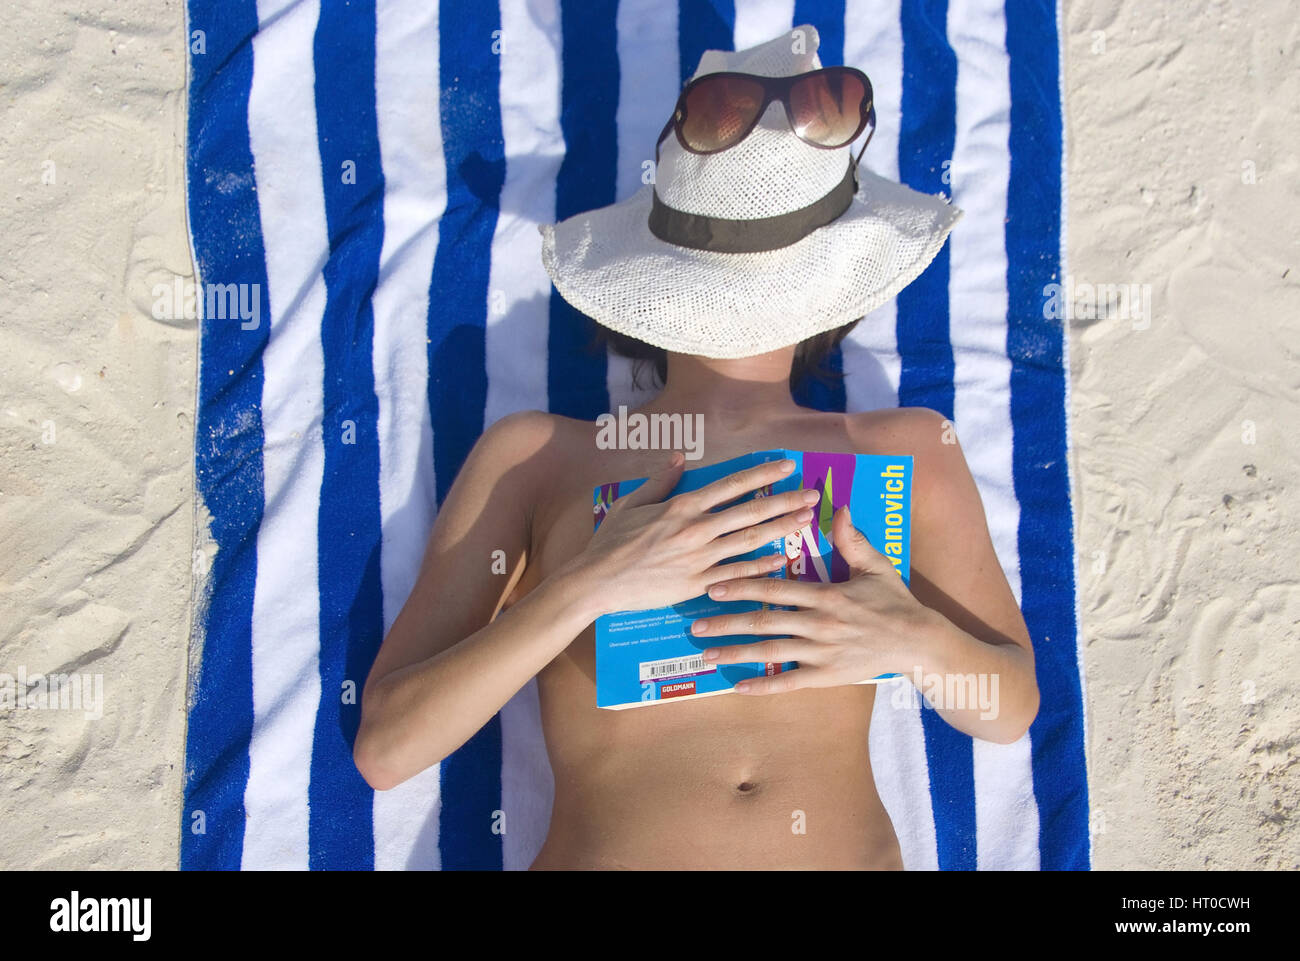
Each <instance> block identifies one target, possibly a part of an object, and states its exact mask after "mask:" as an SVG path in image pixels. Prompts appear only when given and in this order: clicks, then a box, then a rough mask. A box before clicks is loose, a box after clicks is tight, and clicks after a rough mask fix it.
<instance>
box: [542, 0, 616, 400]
mask: <svg viewBox="0 0 1300 961" xmlns="http://www.w3.org/2000/svg"><path fill="white" fill-rule="evenodd" d="M617 16H618V4H617V2H615V0H562V2H561V3H560V35H561V43H562V45H563V49H562V58H563V59H562V62H561V64H560V130H561V132H562V133H563V135H564V159H563V160H562V161H561V162H560V169H559V172H558V173H557V174H556V177H555V220H556V222H559V221H561V220H564V219H565V218H567V217H572V216H574V215H575V214H579V213H582V212H583V211H586V210H592V209H594V208H596V207H603V206H605V205H606V204H611V203H613V202H614V191H615V183H616V170H615V164H616V163H617V161H618V124H617V120H616V118H615V112H616V111H617V109H618V96H619V84H620V80H621V78H620V76H619V68H618V26H617V19H616V18H617ZM594 329H595V328H594V327H593V322H592V321H591V320H590V319H588V318H587V317H586V316H584V315H583V314H582V313H581V311H579V310H578V309H577V308H575V307H573V306H572V305H571V304H569V302H568V301H566V300H565V299H564V298H563V297H561V296H560V293H559V291H557V290H556V289H555V288H554V287H552V288H551V299H550V328H549V334H548V343H547V352H546V357H547V369H546V378H547V384H546V387H547V404H548V408H549V410H550V411H551V413H554V414H562V415H564V416H566V417H577V418H580V419H582V420H595V419H596V418H597V417H598V416H599V415H600V414H602V413H604V412H605V411H608V410H609V389H608V387H607V386H606V378H607V373H606V367H607V363H606V359H605V358H606V355H605V353H604V351H599V350H595V351H593V350H592V349H591V336H592V333H593V331H594Z"/></svg>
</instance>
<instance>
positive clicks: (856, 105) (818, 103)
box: [655, 67, 876, 165]
mask: <svg viewBox="0 0 1300 961" xmlns="http://www.w3.org/2000/svg"><path fill="white" fill-rule="evenodd" d="M774 100H779V101H780V102H781V104H782V106H784V107H785V116H786V119H787V120H789V122H790V129H791V130H793V131H794V134H795V136H796V137H798V138H799V139H800V140H802V141H803V142H804V143H806V144H810V145H811V146H813V147H820V148H822V149H824V150H834V149H837V148H839V147H843V146H845V145H846V144H850V143H852V142H853V141H854V140H856V139H857V137H858V135H859V134H861V133H862V131H863V130H864V129H866V126H867V124H868V123H869V124H871V132H872V133H873V134H874V133H875V128H876V110H875V105H874V103H873V101H872V93H871V81H870V80H869V79H868V78H867V75H866V74H865V73H863V72H862V71H861V70H858V69H857V68H856V67H823V68H822V69H820V70H813V71H811V72H809V73H801V74H798V75H797V76H793V77H763V76H758V75H756V74H751V73H735V72H730V71H728V72H722V73H708V74H705V75H704V76H702V77H696V78H695V79H694V80H692V81H690V82H689V83H688V84H686V86H685V87H683V88H682V92H681V94H680V95H679V96H678V97H677V106H676V107H675V108H674V109H673V115H672V117H671V118H670V119H669V121H668V123H666V124H664V129H663V132H662V133H661V134H659V139H658V141H656V143H655V164H656V165H657V164H658V163H659V147H660V145H661V144H662V143H663V142H664V138H665V137H667V136H668V134H669V132H670V131H674V130H675V131H676V132H677V142H678V143H680V144H681V145H682V149H684V150H687V151H689V152H691V153H694V154H712V153H718V152H719V151H722V150H726V149H728V148H729V147H734V146H735V145H736V144H738V143H740V142H741V141H742V140H744V139H745V138H746V137H748V136H749V135H750V133H751V132H752V131H753V129H754V127H755V126H756V125H757V124H758V120H759V118H760V117H762V116H763V114H764V112H766V110H767V108H768V105H769V104H771V103H772V101H774ZM869 141H870V137H868V142H869ZM865 149H866V144H863V150H865ZM859 156H861V154H859Z"/></svg>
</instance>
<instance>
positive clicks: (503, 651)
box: [352, 411, 595, 790]
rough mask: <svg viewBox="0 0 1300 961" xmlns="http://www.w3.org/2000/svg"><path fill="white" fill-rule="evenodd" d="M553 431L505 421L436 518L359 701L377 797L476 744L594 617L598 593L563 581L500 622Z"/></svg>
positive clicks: (522, 418)
mask: <svg viewBox="0 0 1300 961" xmlns="http://www.w3.org/2000/svg"><path fill="white" fill-rule="evenodd" d="M553 429H554V427H553V422H552V421H551V420H550V419H549V418H548V416H547V415H545V414H542V413H539V412H534V411H522V412H519V413H514V414H510V415H509V416H507V417H504V418H502V419H501V420H499V421H497V422H496V423H495V424H493V425H492V426H491V427H489V428H488V429H487V430H486V431H485V432H484V433H483V436H482V437H480V438H479V440H478V442H477V443H476V444H475V445H474V448H473V450H472V451H471V452H470V454H469V457H468V458H467V459H466V461H465V465H464V467H463V468H462V469H461V471H460V473H459V474H458V475H457V477H456V480H455V482H454V483H453V485H452V487H451V490H450V491H449V492H448V494H447V497H446V498H445V500H444V502H443V505H442V508H441V509H440V510H439V511H438V516H437V519H436V521H435V523H434V525H433V530H432V532H431V533H430V535H429V541H428V546H427V547H426V549H425V555H424V560H423V563H422V564H421V567H420V573H419V577H418V579H417V580H416V583H415V587H414V588H413V589H412V591H411V594H410V597H409V598H408V599H407V601H406V604H405V605H404V606H403V608H402V610H401V613H399V614H398V616H397V618H396V620H395V621H394V622H393V626H392V628H391V629H390V630H389V632H388V635H387V636H386V637H385V638H384V642H383V645H382V646H381V647H380V649H379V654H378V656H377V657H376V658H375V663H374V665H373V667H372V668H371V670H370V675H369V677H368V678H367V679H366V685H365V689H364V692H363V694H362V698H361V725H360V728H359V730H358V731H357V738H356V742H355V744H354V745H353V752H352V753H353V759H354V760H355V762H356V765H357V769H358V770H359V771H360V772H361V775H362V777H364V778H365V779H366V782H367V783H369V784H370V786H371V787H373V788H375V789H377V790H387V789H389V788H392V787H395V786H396V785H398V784H400V783H402V782H403V781H405V780H407V779H408V778H410V777H412V776H414V775H415V774H418V773H419V772H420V771H423V770H424V769H425V768H427V767H429V766H431V765H433V764H437V763H438V762H439V761H441V760H443V758H445V757H447V756H448V755H449V754H451V753H452V752H453V751H455V750H456V749H457V748H459V747H460V746H461V745H462V744H464V743H465V742H466V741H468V740H469V739H470V738H471V737H472V736H473V735H474V734H475V733H476V732H477V731H478V730H479V729H480V728H481V727H482V726H483V725H484V724H486V723H487V722H488V721H489V720H490V719H491V718H492V716H493V715H494V714H495V713H496V712H497V711H498V710H500V709H501V707H502V705H504V704H505V703H506V702H507V701H508V700H509V699H510V698H511V697H512V696H514V694H515V692H517V691H518V690H519V689H520V688H521V687H523V685H524V684H526V683H527V682H528V679H529V678H531V677H533V676H534V675H535V674H536V673H537V672H538V671H540V670H541V669H542V668H543V667H545V666H546V664H547V663H549V662H550V661H551V660H552V659H553V658H554V657H555V656H556V655H557V654H558V653H559V652H560V651H562V650H563V649H564V648H565V647H566V646H567V645H568V644H569V643H571V642H572V641H573V639H574V638H575V637H576V636H577V635H578V634H580V633H581V632H582V631H583V629H585V628H586V626H587V625H588V624H590V623H591V621H592V620H593V619H594V618H595V613H594V610H593V608H592V607H591V592H590V591H589V590H588V589H586V588H585V587H584V585H583V584H582V583H580V582H578V581H576V580H575V579H573V578H570V577H568V576H566V575H564V574H562V573H557V574H556V575H555V576H553V577H550V578H547V579H546V581H545V582H543V583H542V584H539V585H538V586H537V587H536V588H535V589H534V590H533V591H531V592H530V593H529V594H528V595H527V596H526V597H524V598H523V599H522V600H520V601H519V603H518V604H516V605H514V606H512V607H511V608H510V609H509V610H508V611H507V612H506V613H505V614H504V615H502V616H500V617H497V616H496V615H497V612H498V611H499V610H500V608H501V605H502V604H503V603H504V602H505V599H506V597H507V596H508V595H509V592H510V591H511V589H512V588H513V586H514V584H515V583H516V582H517V581H518V579H519V576H520V574H521V573H522V571H523V567H524V565H525V563H526V562H527V556H526V555H527V551H528V547H529V523H530V515H531V503H532V501H531V495H532V492H533V490H534V489H535V488H536V487H537V485H538V484H540V483H541V480H542V477H541V472H542V471H543V470H544V463H543V462H544V460H545V457H546V447H547V444H548V441H549V440H550V437H551V432H552V430H553ZM498 551H500V552H502V554H498V553H496V552H498ZM503 555H504V558H505V561H506V571H505V572H504V573H496V572H494V571H500V569H501V565H500V564H499V563H497V564H494V559H498V560H499V559H500V558H501V557H502V556H503ZM494 618H495V619H494Z"/></svg>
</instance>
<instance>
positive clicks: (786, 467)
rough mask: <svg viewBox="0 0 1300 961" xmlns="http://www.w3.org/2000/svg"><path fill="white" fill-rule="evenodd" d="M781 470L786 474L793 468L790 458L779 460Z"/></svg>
mask: <svg viewBox="0 0 1300 961" xmlns="http://www.w3.org/2000/svg"><path fill="white" fill-rule="evenodd" d="M781 470H782V472H783V473H786V474H788V473H790V471H792V470H794V461H792V460H790V459H789V458H787V459H786V460H783V461H781Z"/></svg>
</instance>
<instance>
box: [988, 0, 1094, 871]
mask: <svg viewBox="0 0 1300 961" xmlns="http://www.w3.org/2000/svg"><path fill="white" fill-rule="evenodd" d="M1060 26H1061V25H1060V24H1059V22H1057V20H1056V9H1055V7H1054V5H1053V4H1051V3H1046V2H1044V0H1008V2H1007V52H1008V54H1009V56H1010V63H1011V182H1010V185H1009V190H1008V194H1007V216H1008V219H1007V230H1006V244H1007V293H1008V307H1009V311H1010V317H1009V326H1008V332H1007V353H1008V354H1009V356H1010V357H1011V360H1012V371H1011V415H1012V423H1013V426H1014V433H1015V446H1014V456H1015V460H1014V477H1015V488H1016V499H1017V500H1018V501H1019V502H1020V531H1019V543H1020V556H1021V557H1022V558H1032V559H1033V560H1032V563H1028V564H1022V565H1021V568H1020V577H1021V610H1022V611H1023V613H1024V615H1025V621H1026V622H1027V623H1028V625H1029V631H1030V634H1031V635H1032V636H1033V638H1034V655H1035V658H1036V665H1037V672H1038V685H1039V693H1040V696H1041V704H1040V706H1039V709H1038V717H1037V718H1035V719H1034V723H1033V725H1031V727H1030V729H1029V737H1030V741H1031V743H1032V745H1033V770H1034V794H1035V796H1036V797H1037V799H1038V809H1039V812H1040V814H1039V816H1040V823H1039V857H1040V865H1041V867H1042V868H1044V869H1048V870H1051V869H1085V868H1088V867H1089V866H1090V863H1089V862H1090V849H1089V835H1088V784H1087V778H1086V770H1085V762H1084V742H1083V738H1084V730H1083V693H1082V690H1081V687H1080V681H1079V670H1080V667H1079V660H1078V658H1079V653H1078V638H1077V636H1076V630H1077V627H1076V622H1075V607H1074V592H1075V583H1074V554H1073V552H1074V539H1073V531H1072V528H1071V512H1070V499H1069V494H1070V477H1069V471H1068V469H1067V462H1066V411H1065V387H1066V383H1065V378H1066V376H1067V374H1066V371H1065V366H1064V358H1063V349H1064V338H1065V332H1064V329H1063V328H1062V327H1061V326H1060V325H1058V324H1057V323H1055V322H1049V321H1047V320H1046V319H1045V318H1044V316H1043V314H1044V311H1043V300H1044V287H1046V286H1047V285H1048V284H1050V283H1054V282H1057V283H1059V282H1061V280H1060V276H1059V274H1060V267H1061V264H1060V249H1061V247H1060V245H1061V158H1062V149H1063V148H1062V140H1061V99H1060V98H1061V91H1060V77H1059V69H1060V61H1059V59H1058V57H1059V51H1058V48H1057V44H1056V43H1055V42H1053V43H1045V42H1044V38H1047V37H1051V38H1052V39H1053V41H1055V40H1056V37H1057V36H1058V34H1057V31H1058V30H1059V29H1060Z"/></svg>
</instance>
